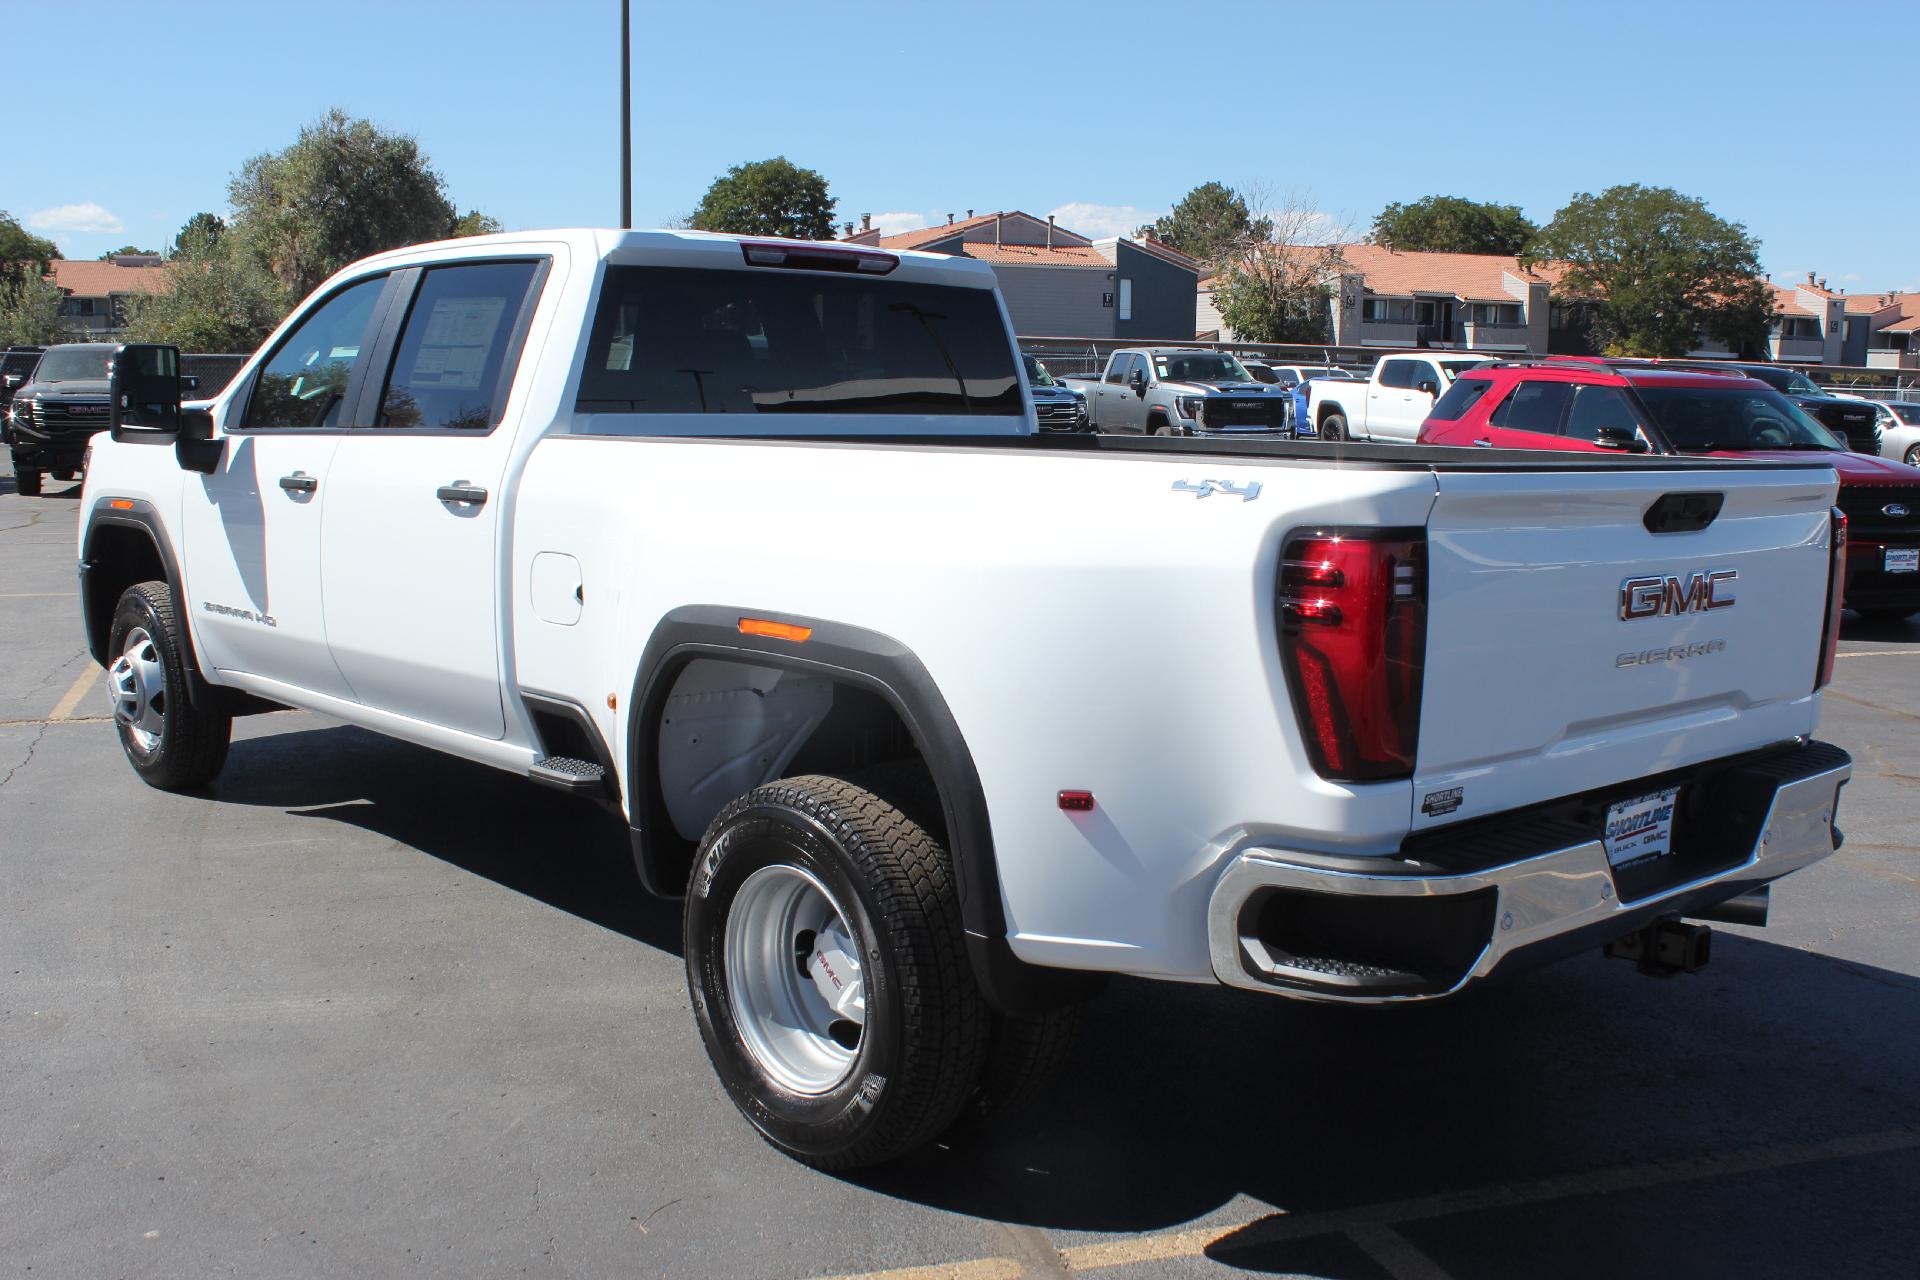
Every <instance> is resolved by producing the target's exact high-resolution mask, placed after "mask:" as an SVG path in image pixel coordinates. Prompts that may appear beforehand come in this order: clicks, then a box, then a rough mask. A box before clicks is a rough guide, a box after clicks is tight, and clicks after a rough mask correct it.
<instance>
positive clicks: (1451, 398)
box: [1430, 378, 1493, 422]
mask: <svg viewBox="0 0 1920 1280" xmlns="http://www.w3.org/2000/svg"><path fill="white" fill-rule="evenodd" d="M1492 389H1493V382H1492V381H1491V380H1490V379H1487V378H1462V379H1460V380H1459V381H1458V382H1456V383H1454V384H1453V385H1452V386H1450V387H1448V388H1447V393H1446V394H1445V395H1443V396H1441V397H1440V398H1439V399H1438V400H1436V401H1434V405H1433V413H1432V414H1431V415H1430V416H1431V417H1435V418H1438V419H1439V420H1440V421H1442V422H1454V421H1457V420H1458V419H1460V418H1461V417H1463V416H1465V414H1466V412H1467V410H1469V409H1471V408H1473V406H1474V405H1476V404H1478V403H1479V402H1480V397H1481V396H1484V395H1485V394H1487V392H1489V391H1491V390H1492Z"/></svg>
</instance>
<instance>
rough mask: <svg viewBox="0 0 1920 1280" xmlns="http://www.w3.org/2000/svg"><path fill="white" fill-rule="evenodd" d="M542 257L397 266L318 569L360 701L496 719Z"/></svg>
mask: <svg viewBox="0 0 1920 1280" xmlns="http://www.w3.org/2000/svg"><path fill="white" fill-rule="evenodd" d="M547 266H548V262H547V260H546V259H540V258H515V259H502V260H493V259H489V260H476V261H467V262H451V263H445V264H441V265H435V266H429V267H426V268H424V269H421V268H415V269H410V270H407V271H403V272H400V273H397V276H396V294H395V296H394V298H393V300H392V302H391V303H390V305H389V307H388V313H387V314H388V321H387V323H386V325H385V326H384V327H383V329H382V332H381V335H380V338H379V341H378V344H377V347H376V350H375V353H374V368H375V369H376V370H377V371H378V372H377V373H376V374H374V375H372V377H373V378H377V379H378V381H377V382H372V381H370V384H369V387H368V396H367V399H366V400H365V402H364V403H365V404H366V405H367V406H368V409H367V411H366V412H365V414H364V417H365V420H366V422H367V423H368V425H365V426H361V427H356V429H354V430H352V431H350V432H348V433H346V434H345V435H344V436H342V437H341V438H340V441H339V447H338V451H337V452H336V453H335V455H334V459H333V465H332V469H331V472H330V474H329V476H328V480H327V488H328V494H327V503H326V510H325V513H324V516H323V522H322V528H321V546H320V585H321V594H322V598H323V600H324V603H325V609H326V621H327V640H328V643H329V645H330V647H331V650H332V655H333V660H334V662H335V664H336V665H337V666H338V667H339V669H340V671H341V673H342V674H343V675H344V676H345V677H346V679H347V682H348V683H349V684H350V685H351V686H352V688H353V694H354V699H355V700H356V701H358V702H360V703H362V704H363V705H365V706H368V707H373V708H376V709H378V710H381V711H388V712H393V713H395V714H398V715H403V716H407V717H409V718H410V719H415V720H420V721H424V722H426V723H429V724H435V725H440V726H444V727H446V728H450V729H455V730H458V731H460V732H462V733H470V734H475V735H478V736H481V737H491V738H497V737H500V736H501V735H502V734H503V733H504V732H505V717H504V713H503V711H502V707H501V655H500V637H499V629H498V628H499V621H498V619H499V612H500V609H501V607H502V601H503V600H504V599H505V590H504V587H503V585H502V574H501V564H502V561H501V559H500V539H501V527H502V521H501V516H502V507H503V506H504V505H505V501H506V497H507V495H506V494H504V493H503V492H502V491H501V490H502V487H503V484H502V482H503V480H504V478H505V476H506V472H507V462H508V456H509V453H510V451H511V449H512V446H513V437H514V432H513V424H512V423H511V422H508V421H507V420H506V414H507V412H508V407H509V402H510V396H509V392H510V391H511V390H512V387H513V383H514V375H515V372H516V368H517V366H518V364H519V358H520V353H521V350H522V347H523V346H524V344H525V341H526V334H527V329H528V326H529V324H530V322H531V318H532V314H533V308H534V305H535V303H536V302H537V300H538V298H539V294H540V287H541V283H542V281H543V280H544V278H545V276H546V273H547Z"/></svg>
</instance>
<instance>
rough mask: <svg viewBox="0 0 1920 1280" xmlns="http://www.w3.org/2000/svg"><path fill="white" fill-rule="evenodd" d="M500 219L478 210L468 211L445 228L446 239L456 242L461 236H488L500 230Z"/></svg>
mask: <svg viewBox="0 0 1920 1280" xmlns="http://www.w3.org/2000/svg"><path fill="white" fill-rule="evenodd" d="M501 229H502V228H501V226H500V219H498V218H496V217H493V216H492V215H490V214H485V213H482V212H480V211H479V210H478V209H469V210H467V211H466V212H465V213H463V214H461V215H460V216H459V217H457V218H455V219H454V220H453V225H452V226H450V227H448V228H447V239H449V240H457V239H459V238H461V237H462V236H490V235H492V234H493V233H494V232H496V231H499V230H501Z"/></svg>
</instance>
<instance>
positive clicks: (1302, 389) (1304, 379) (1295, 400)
mask: <svg viewBox="0 0 1920 1280" xmlns="http://www.w3.org/2000/svg"><path fill="white" fill-rule="evenodd" d="M1299 372H1300V374H1301V377H1300V378H1299V380H1298V381H1296V382H1295V383H1294V384H1293V386H1292V387H1290V388H1289V389H1288V394H1287V398H1288V404H1287V421H1288V422H1290V423H1291V424H1292V425H1293V434H1294V435H1296V436H1298V437H1300V438H1302V439H1313V438H1314V437H1316V436H1318V435H1319V434H1320V430H1319V428H1318V427H1316V426H1314V423H1313V411H1312V409H1310V408H1309V407H1308V401H1309V400H1310V398H1311V397H1312V394H1313V388H1312V386H1311V385H1310V384H1312V383H1314V382H1316V381H1318V380H1319V379H1321V378H1331V379H1332V380H1334V381H1336V382H1364V381H1366V379H1364V378H1362V377H1361V376H1360V375H1359V374H1357V373H1355V372H1353V371H1352V370H1351V369H1341V368H1338V367H1337V366H1333V365H1328V366H1325V367H1320V368H1316V367H1313V366H1309V365H1302V366H1300V367H1299Z"/></svg>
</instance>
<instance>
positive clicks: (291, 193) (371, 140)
mask: <svg viewBox="0 0 1920 1280" xmlns="http://www.w3.org/2000/svg"><path fill="white" fill-rule="evenodd" d="M227 197H228V200H229V202H230V203H231V204H232V205H233V209H234V225H233V232H234V234H235V235H236V236H237V237H238V238H240V239H241V240H243V241H244V242H245V244H246V246H247V249H248V251H249V252H251V253H252V254H253V255H254V256H255V257H256V258H257V259H258V260H259V261H260V262H261V263H262V264H263V265H264V266H265V267H266V268H267V270H268V272H269V273H270V274H272V276H273V278H274V279H275V280H277V281H279V282H280V285H281V287H282V288H284V289H285V290H286V291H287V292H288V294H289V295H290V296H293V297H301V296H304V295H305V294H307V293H308V292H310V291H311V290H312V289H313V287H314V286H315V285H316V284H318V283H320V281H322V280H324V279H326V278H327V277H328V276H330V275H332V274H333V273H334V272H335V271H338V270H339V269H340V268H341V267H344V266H346V265H347V264H348V263H350V262H352V261H354V260H355V259H358V258H364V257H366V256H367V255H368V254H371V253H379V252H380V251H382V250H384V249H396V248H399V247H400V246H401V245H408V244H417V243H419V242H420V241H422V240H437V239H440V238H442V237H444V236H445V235H446V234H447V228H449V227H450V226H452V225H453V222H454V216H455V212H456V211H455V209H454V207H453V204H452V203H451V202H450V201H449V200H448V199H447V196H446V182H445V181H444V180H443V179H442V178H441V177H440V175H439V174H438V173H437V172H435V170H434V168H433V166H432V165H431V163H429V161H428V159H427V156H426V155H425V153H423V152H422V151H421V150H420V144H419V142H417V141H416V140H415V139H413V138H412V137H409V136H408V135H406V134H399V133H385V132H383V131H381V130H380V129H378V128H376V127H375V126H374V125H373V124H372V123H371V122H370V121H367V120H356V119H353V118H352V117H350V116H348V115H347V113H346V112H344V111H342V110H340V109H339V108H337V107H336V108H334V109H333V110H331V111H329V112H327V114H326V115H324V116H322V117H320V118H319V119H318V120H316V121H314V122H313V123H312V124H310V125H308V126H306V127H305V128H304V129H302V130H301V131H300V136H299V138H298V139H297V140H295V142H294V143H293V145H292V146H290V147H288V148H286V149H285V150H283V151H275V152H269V153H265V154H262V155H257V156H254V157H253V158H252V159H251V160H248V161H247V162H246V164H245V165H244V166H242V167H241V170H240V172H239V173H238V174H237V175H235V177H234V178H233V181H232V182H231V183H229V184H228V187H227Z"/></svg>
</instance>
